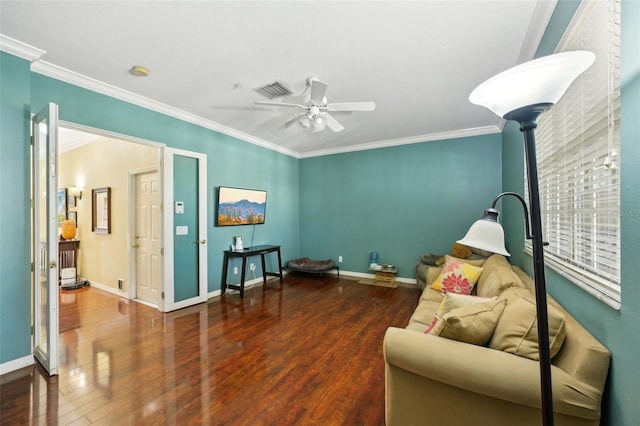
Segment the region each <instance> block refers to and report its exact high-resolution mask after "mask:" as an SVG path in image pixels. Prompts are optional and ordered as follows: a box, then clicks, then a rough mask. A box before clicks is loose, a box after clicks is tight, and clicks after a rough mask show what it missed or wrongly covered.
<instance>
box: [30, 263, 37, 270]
mask: <svg viewBox="0 0 640 426" xmlns="http://www.w3.org/2000/svg"><path fill="white" fill-rule="evenodd" d="M35 268H36V267H35V265H34V264H33V262H31V272H33V271H35Z"/></svg>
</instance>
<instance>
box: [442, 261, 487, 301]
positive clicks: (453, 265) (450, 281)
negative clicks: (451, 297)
mask: <svg viewBox="0 0 640 426" xmlns="http://www.w3.org/2000/svg"><path fill="white" fill-rule="evenodd" d="M481 273H482V268H480V267H477V266H473V265H470V264H468V263H465V262H463V261H462V260H460V259H456V258H455V257H450V256H447V261H446V262H445V264H444V266H443V267H442V271H441V272H440V275H439V276H438V278H436V280H435V281H434V282H433V284H432V285H431V288H433V289H434V290H438V291H440V292H442V293H456V294H470V293H471V290H473V286H475V284H476V282H477V281H478V278H479V277H480V274H481Z"/></svg>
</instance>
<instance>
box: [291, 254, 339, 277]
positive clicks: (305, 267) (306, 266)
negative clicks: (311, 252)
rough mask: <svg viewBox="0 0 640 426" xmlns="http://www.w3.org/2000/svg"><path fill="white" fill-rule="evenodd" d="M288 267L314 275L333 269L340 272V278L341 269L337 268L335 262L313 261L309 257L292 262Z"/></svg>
mask: <svg viewBox="0 0 640 426" xmlns="http://www.w3.org/2000/svg"><path fill="white" fill-rule="evenodd" d="M287 266H288V267H289V269H291V270H292V271H299V272H309V273H312V274H322V273H325V272H327V271H330V270H331V269H337V270H338V276H340V268H339V267H338V266H336V264H335V263H334V262H333V260H331V259H329V260H311V259H309V258H308V257H301V258H299V259H294V260H290V261H289V262H288V263H287Z"/></svg>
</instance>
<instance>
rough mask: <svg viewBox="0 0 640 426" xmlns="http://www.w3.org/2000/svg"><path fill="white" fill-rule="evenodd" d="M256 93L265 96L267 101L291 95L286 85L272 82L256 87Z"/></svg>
mask: <svg viewBox="0 0 640 426" xmlns="http://www.w3.org/2000/svg"><path fill="white" fill-rule="evenodd" d="M255 91H256V92H258V93H260V94H261V95H262V96H266V97H267V98H269V99H273V98H277V97H278V96H287V95H291V94H293V92H292V91H291V89H289V88H288V87H287V86H286V84H284V83H283V82H281V81H274V82H273V83H271V84H267V85H266V86H262V87H258V88H257V89H255Z"/></svg>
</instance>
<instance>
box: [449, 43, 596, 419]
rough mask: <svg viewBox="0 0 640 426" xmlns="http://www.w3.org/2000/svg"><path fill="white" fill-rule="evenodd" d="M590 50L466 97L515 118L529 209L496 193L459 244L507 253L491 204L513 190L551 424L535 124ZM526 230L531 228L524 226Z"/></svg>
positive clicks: (536, 64)
mask: <svg viewBox="0 0 640 426" xmlns="http://www.w3.org/2000/svg"><path fill="white" fill-rule="evenodd" d="M594 60H595V55H594V54H593V53H591V52H587V51H573V52H564V53H558V54H555V55H550V56H545V57H542V58H539V59H535V60H533V61H529V62H525V63H523V64H521V65H518V66H516V67H513V68H511V69H508V70H506V71H504V72H502V73H500V74H498V75H496V76H495V77H492V78H490V79H489V80H487V81H485V82H484V83H482V84H480V85H479V86H478V87H476V89H475V90H474V91H473V92H471V95H469V101H471V103H474V104H477V105H480V106H484V107H486V108H487V109H489V110H491V111H492V112H494V113H495V114H497V115H498V116H500V117H502V118H504V119H505V120H513V121H516V122H518V123H519V124H520V131H521V132H522V133H523V135H524V146H525V158H526V166H527V181H528V184H529V210H530V213H531V215H530V216H531V223H530V224H529V217H528V216H529V215H528V214H527V207H526V205H525V203H524V200H523V199H522V197H520V196H517V194H514V193H504V194H500V195H499V196H498V198H496V199H495V200H494V203H493V206H492V208H490V209H488V210H486V211H485V215H484V217H483V218H482V219H480V220H478V221H477V222H475V223H474V224H473V225H472V226H471V228H470V229H469V231H468V232H467V235H466V236H465V237H464V238H463V239H462V240H460V241H458V242H459V243H461V244H464V245H467V246H471V247H476V248H481V249H484V250H488V251H491V252H494V253H500V254H503V255H507V256H508V255H509V253H508V252H507V251H506V249H505V247H504V231H503V229H502V226H500V224H499V223H498V211H497V210H496V209H495V204H496V203H497V201H498V199H500V198H501V197H502V196H503V195H507V194H508V195H516V196H517V197H518V198H519V199H520V201H521V202H522V205H523V208H524V212H525V223H526V228H527V238H528V239H531V240H532V245H533V262H534V264H533V271H534V282H535V293H536V294H535V296H536V316H537V322H538V351H539V356H540V390H541V398H542V424H543V425H545V426H551V425H553V395H552V390H551V389H552V387H551V356H550V353H549V323H548V318H547V293H546V284H545V276H544V252H543V249H544V243H543V240H542V218H541V214H540V194H539V191H538V166H537V163H536V146H535V133H534V130H535V128H536V127H537V126H538V124H537V119H538V116H539V115H540V114H542V113H543V112H545V111H547V110H548V109H549V108H551V107H552V106H553V105H554V104H555V103H556V102H558V100H560V98H561V97H562V95H563V94H564V93H565V91H566V90H567V88H569V86H570V85H571V83H572V82H573V81H574V80H575V79H576V78H577V77H578V76H579V75H580V74H582V73H583V72H584V71H585V70H586V69H587V68H589V67H590V66H591V64H593V62H594ZM529 230H530V231H531V232H529Z"/></svg>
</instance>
